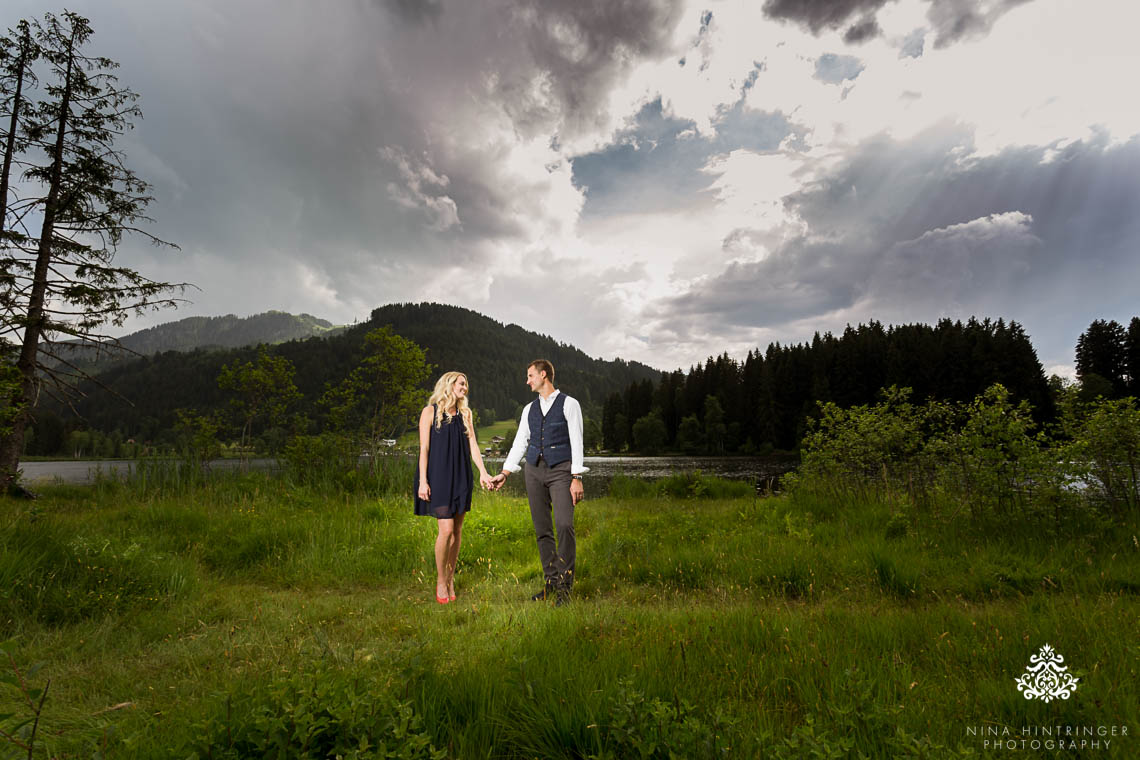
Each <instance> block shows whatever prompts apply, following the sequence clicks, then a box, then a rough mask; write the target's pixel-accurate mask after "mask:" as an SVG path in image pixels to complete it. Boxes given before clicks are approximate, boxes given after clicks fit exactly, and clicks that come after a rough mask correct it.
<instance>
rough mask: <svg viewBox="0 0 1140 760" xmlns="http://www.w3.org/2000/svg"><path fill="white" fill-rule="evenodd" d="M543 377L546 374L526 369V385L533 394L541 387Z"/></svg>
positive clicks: (533, 369) (534, 369)
mask: <svg viewBox="0 0 1140 760" xmlns="http://www.w3.org/2000/svg"><path fill="white" fill-rule="evenodd" d="M545 377H546V373H545V372H539V371H538V369H537V368H535V367H527V368H526V384H527V386H528V387H529V388H530V389H531V390H532V391H534V392H535V393H538V389H539V388H541V387H542V381H543V379H544V378H545Z"/></svg>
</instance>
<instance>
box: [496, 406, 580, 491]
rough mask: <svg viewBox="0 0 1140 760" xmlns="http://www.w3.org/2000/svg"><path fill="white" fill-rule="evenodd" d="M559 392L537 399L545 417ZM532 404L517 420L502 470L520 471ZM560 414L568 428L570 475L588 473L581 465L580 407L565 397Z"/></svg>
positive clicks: (524, 408) (528, 436) (528, 441)
mask: <svg viewBox="0 0 1140 760" xmlns="http://www.w3.org/2000/svg"><path fill="white" fill-rule="evenodd" d="M559 393H560V391H558V390H555V391H553V392H552V393H551V394H550V395H549V396H547V397H546V398H543V397H542V396H539V397H538V407H539V409H541V410H542V414H543V415H544V416H545V415H546V413H547V412H549V411H550V407H551V406H553V404H554V399H556V398H558V394H559ZM533 405H534V402H533V401H532V402H530V403H529V404H527V405H526V406H525V407H523V410H522V419H521V420H519V432H517V433H515V442H514V443H513V444H511V453H509V454H507V458H506V460H505V461H504V462H503V469H504V470H506V471H507V472H518V471H519V470H521V469H522V467H521V466H520V465H519V462H521V461H522V458H523V456H524V455H525V454H526V447H527V444H528V443H530V408H531V406H533ZM562 414H564V415H565V416H566V424H567V426H568V427H569V428H570V474H571V475H581V474H582V473H584V472H589V471H590V468H589V467H586V466H585V465H583V464H582V458H583V456H584V450H585V447H584V446H583V445H582V407H581V406H580V405H579V404H578V401H577V400H576V399H575V398H574V397H573V396H567V397H566V403H565V404H563V405H562Z"/></svg>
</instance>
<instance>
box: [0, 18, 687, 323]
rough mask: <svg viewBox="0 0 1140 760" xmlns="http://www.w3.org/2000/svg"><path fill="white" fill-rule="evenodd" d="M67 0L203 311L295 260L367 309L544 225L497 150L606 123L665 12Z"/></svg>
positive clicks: (262, 293) (543, 185)
mask: <svg viewBox="0 0 1140 760" xmlns="http://www.w3.org/2000/svg"><path fill="white" fill-rule="evenodd" d="M16 1H17V3H18V4H22V5H25V6H28V8H29V9H30V12H28V13H25V14H23V15H41V14H42V11H41V10H39V9H38V7H37V6H38V3H34V2H30V1H29V0H16ZM73 5H74V9H75V10H76V11H77V12H80V13H83V14H85V15H87V16H89V17H90V18H91V20H92V24H93V26H94V27H95V30H96V35H95V37H94V40H95V47H97V49H98V52H100V53H105V54H109V55H111V56H112V57H113V58H116V59H117V60H119V61H120V62H121V63H122V64H123V67H122V69H121V70H120V71H119V74H120V77H121V79H122V81H123V82H124V84H126V85H128V86H130V87H132V88H133V89H135V90H137V91H138V92H139V93H140V94H141V95H142V101H141V104H142V107H143V110H144V112H145V114H146V119H145V121H143V122H141V123H140V124H139V125H138V129H137V130H136V131H135V132H133V133H132V134H131V135H130V136H129V138H128V140H129V142H128V143H126V144H125V147H128V149H129V154H128V155H129V157H130V158H131V159H132V160H142V161H143V162H144V165H141V166H140V170H142V169H145V170H146V171H145V173H144V174H145V176H146V178H148V179H150V180H151V181H152V182H154V184H155V196H156V199H157V201H156V203H155V204H154V206H153V207H152V209H151V210H152V212H153V215H154V216H155V217H156V219H157V221H158V224H157V225H156V226H155V228H154V230H153V231H154V232H155V233H156V234H159V235H160V236H162V237H164V238H167V239H170V240H172V241H174V242H176V243H179V244H180V245H181V246H182V247H183V250H184V252H185V253H184V255H183V256H182V259H183V260H193V261H196V262H201V263H202V266H200V267H199V269H198V271H197V272H195V274H194V276H193V279H194V281H195V282H196V283H197V284H199V285H200V286H201V287H202V288H203V293H202V294H200V296H197V297H196V300H198V302H199V303H200V304H204V305H205V307H206V308H207V309H214V310H216V311H217V312H219V313H220V312H222V311H233V310H235V309H240V308H241V307H240V306H238V305H237V303H238V301H240V300H242V299H262V300H263V301H264V303H258V304H257V306H258V307H262V308H268V307H274V308H282V307H286V306H287V304H289V303H290V302H292V299H294V298H295V297H296V296H297V292H298V291H299V290H303V289H305V288H309V287H311V285H306V284H304V283H301V282H297V283H296V284H295V285H294V286H293V288H292V292H280V291H275V292H270V291H269V289H268V286H267V285H266V287H265V288H264V289H262V288H249V287H244V288H243V287H242V285H241V283H240V282H239V281H238V280H237V278H235V276H234V274H233V268H235V267H238V266H239V262H240V266H241V267H244V268H246V269H248V270H254V271H256V270H257V269H258V268H262V269H265V270H270V269H272V270H274V271H275V272H281V273H290V272H294V271H301V270H308V271H309V272H311V273H313V277H315V278H316V279H317V280H319V281H320V282H321V283H322V287H324V288H327V289H328V290H329V291H330V292H331V293H332V295H331V296H328V297H329V298H335V299H350V298H355V299H357V300H359V301H367V302H371V303H372V304H375V303H378V302H381V301H383V300H391V299H392V298H406V297H409V296H411V295H416V296H418V295H419V292H418V291H416V290H414V288H418V287H422V286H421V285H420V284H419V283H420V282H423V281H425V278H424V277H420V276H417V272H418V271H430V270H431V269H432V268H433V267H436V268H437V267H439V266H441V265H445V264H446V265H459V266H464V265H465V266H468V267H479V266H482V265H485V264H486V263H487V262H489V261H490V256H491V255H492V254H491V253H490V249H491V247H492V246H494V245H498V244H501V243H504V242H508V243H509V242H511V241H515V240H523V241H525V239H526V235H527V234H529V233H528V232H527V227H526V225H528V224H532V223H534V220H539V221H538V223H542V220H544V219H553V221H551V222H550V223H551V224H554V223H555V222H556V221H557V220H556V219H554V217H551V214H552V213H556V212H552V211H551V210H550V209H549V208H548V205H547V188H548V184H549V183H548V180H547V178H546V176H545V174H544V172H542V171H541V166H539V167H538V169H537V170H536V169H532V168H531V167H529V166H526V165H523V166H522V171H519V170H518V169H519V165H520V162H519V161H517V159H515V160H512V151H513V150H515V149H516V148H517V146H518V142H519V139H520V137H521V138H532V137H533V138H535V139H538V140H542V141H543V142H546V141H548V140H549V137H550V136H552V135H557V136H560V137H562V138H564V139H570V138H573V137H575V136H579V135H583V134H588V133H590V132H591V130H593V129H595V128H596V127H597V126H598V125H600V124H605V123H607V119H608V116H607V114H606V113H605V109H606V107H607V97H608V93H609V92H610V91H611V89H612V87H613V86H614V85H615V84H616V83H617V82H619V81H620V80H621V78H622V77H623V76H625V74H626V73H627V72H628V71H629V70H630V68H631V67H632V66H634V65H636V64H637V63H638V62H640V61H641V60H643V59H644V58H647V57H648V58H652V57H654V56H661V55H666V54H672V52H673V51H672V50H671V49H670V44H671V42H670V40H671V35H672V30H673V27H674V26H675V25H676V23H677V21H678V20H679V18H680V2H679V0H625V1H623V2H611V1H610V0H589V1H587V2H575V3H561V4H550V3H545V2H538V0H493V1H492V2H487V3H471V2H466V1H465V0H434V1H433V2H427V3H424V2H412V1H411V0H385V1H378V0H353V1H348V0H346V2H341V3H336V4H315V3H308V2H301V1H300V0H292V1H290V2H270V1H269V0H249V1H248V2H243V3H229V2H223V0H203V1H202V2H197V3H192V4H191V3H179V4H167V3H149V2H144V1H143V0H115V1H114V2H106V1H105V0H104V1H100V2H96V0H77V2H76V3H74V4H73ZM16 10H17V11H19V10H21V8H17V9H16ZM172 30H177V32H176V33H174V32H172ZM508 30H509V31H508ZM93 49H94V48H93ZM132 246H134V244H133V243H128V245H127V246H126V247H125V248H126V249H128V250H127V255H129V256H134V257H135V263H136V264H137V265H139V266H140V267H141V268H144V269H147V267H150V266H154V267H159V268H160V270H159V271H167V270H166V269H164V268H165V267H167V264H168V260H169V257H168V256H165V254H162V255H159V254H155V253H154V252H152V251H150V250H149V249H146V248H145V247H144V246H141V245H138V246H134V247H133V248H132ZM147 271H153V270H150V269H147ZM283 276H284V279H285V281H288V277H289V276H288V275H283ZM179 279H185V274H183V275H181V276H179ZM270 279H272V278H266V279H265V280H264V281H263V284H265V283H268V282H269V280H270ZM426 279H427V280H430V278H426ZM284 287H288V286H284ZM235 288H236V289H239V290H237V291H236V292H235ZM211 299H215V300H211ZM251 308H256V307H251ZM306 308H308V309H309V310H316V309H318V308H319V307H318V306H317V305H312V304H309V305H307V306H306ZM322 313H327V312H322Z"/></svg>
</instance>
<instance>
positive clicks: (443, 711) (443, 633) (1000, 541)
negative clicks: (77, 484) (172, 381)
mask: <svg viewBox="0 0 1140 760" xmlns="http://www.w3.org/2000/svg"><path fill="white" fill-rule="evenodd" d="M678 482H680V483H688V484H691V483H694V482H701V481H698V480H696V479H695V478H690V479H687V480H678ZM150 483H152V484H153V483H154V481H153V480H151V481H150ZM712 487H713V488H717V487H722V486H721V485H720V484H716V483H715V482H714V483H713V485H712ZM723 487H724V488H726V489H736V488H737V487H736V486H723ZM632 488H637V487H636V486H634V487H631V489H632ZM658 488H659V486H653V490H652V491H651V492H649V491H646V492H645V493H642V494H638V495H626V496H622V497H616V496H613V495H611V496H610V497H607V498H603V499H589V500H587V501H585V502H583V503H581V504H579V505H578V507H577V510H576V525H577V533H578V546H579V551H578V571H579V572H578V579H577V582H576V584H575V598H574V601H573V602H572V603H571V604H570V605H568V606H564V607H559V608H555V607H553V606H549V605H545V604H541V603H532V602H529V601H526V600H527V598H528V597H529V596H530V594H531V593H532V592H533V591H535V590H537V588H538V587H539V585H540V584H541V582H542V577H541V570H540V568H539V566H538V560H537V551H536V549H535V545H534V535H533V529H532V527H531V524H530V516H529V509H528V507H527V504H526V501H525V499H522V498H517V497H510V496H504V495H503V494H500V493H482V492H481V493H479V494H477V495H476V498H475V503H474V509H473V510H472V512H471V513H470V515H469V516H468V517H467V519H466V521H465V528H464V533H463V537H464V543H463V548H462V550H461V553H460V563H459V566H458V569H457V587H458V592H459V599H458V600H457V602H456V603H454V604H449V605H446V606H440V605H438V604H436V603H435V602H434V601H433V598H432V594H433V592H434V588H433V586H434V583H433V581H434V577H433V574H434V562H433V558H432V544H433V542H434V538H435V523H434V522H433V521H431V520H429V519H425V518H416V517H415V516H413V515H412V514H411V511H412V510H411V499H410V489H409V492H406V493H404V494H400V495H398V496H382V497H377V496H372V495H368V494H367V493H365V492H354V491H346V490H341V491H331V492H329V493H322V492H321V490H320V487H319V486H315V485H312V484H308V485H297V484H296V483H293V482H291V481H289V480H288V478H287V477H274V476H269V475H266V474H264V473H244V474H243V473H232V474H228V475H224V476H223V475H217V474H215V475H214V476H212V477H210V478H209V479H207V480H206V481H205V482H204V483H203V484H202V485H200V486H198V487H196V488H194V489H191V490H188V491H186V492H180V491H179V490H177V489H175V488H170V489H169V490H166V491H163V490H161V489H157V488H152V486H148V487H147V488H146V489H143V488H140V487H138V486H136V485H132V484H131V483H129V482H128V483H125V484H119V485H115V484H112V483H110V482H107V483H102V484H100V485H99V486H96V487H92V488H90V489H85V490H84V489H76V488H65V487H59V488H47V489H45V490H44V493H43V496H42V498H41V499H40V500H39V501H37V502H32V503H26V502H15V501H7V502H5V503H4V509H3V512H2V514H3V518H0V581H3V583H4V585H3V586H0V639H4V638H11V637H15V643H14V645H13V646H14V649H13V652H14V655H15V657H16V658H17V659H18V661H19V662H21V663H34V662H37V661H43V662H44V663H45V665H44V668H43V669H42V670H41V671H40V672H39V674H37V676H36V677H35V678H36V680H37V683H38V684H39V685H42V684H43V683H44V682H45V681H46V680H47V679H49V678H50V679H51V684H52V685H51V692H50V696H49V698H48V700H47V702H46V704H45V710H44V714H43V716H42V725H43V726H44V727H45V728H44V731H43V733H42V734H41V736H42V737H43V738H42V741H43V746H44V751H45V752H47V753H49V756H66V755H70V756H78V755H82V756H88V755H90V754H92V752H93V751H94V750H99V751H101V752H103V753H104V755H105V756H111V757H114V756H118V757H122V758H136V757H137V758H150V757H155V758H158V757H173V756H178V757H185V756H189V755H191V754H192V753H197V755H198V756H199V757H210V756H212V757H262V756H267V755H268V756H288V757H318V756H321V757H324V756H328V753H329V752H334V753H336V752H339V753H340V754H342V755H343V756H346V757H347V756H352V753H353V752H356V753H357V754H358V756H360V757H378V756H384V755H382V754H380V750H379V749H378V748H379V747H381V746H383V747H384V748H385V751H386V752H390V753H397V754H394V755H393V756H397V757H399V756H407V757H429V756H433V755H434V756H443V757H459V758H469V757H470V758H476V757H477V758H485V757H489V756H490V757H506V758H515V757H517V758H531V757H544V758H545V757H552V758H586V757H598V758H625V757H661V758H666V757H669V756H670V752H672V756H674V757H694V758H701V757H710V758H711V757H785V758H793V757H848V756H859V755H860V754H862V755H863V756H866V757H957V756H962V757H965V756H970V754H971V753H973V754H974V755H984V754H986V752H985V750H984V748H983V747H982V746H981V744H980V743H979V741H980V740H979V739H977V738H976V737H971V736H969V735H968V734H967V732H966V729H967V727H969V726H978V725H982V724H987V725H1010V726H1014V727H1015V728H1019V727H1020V726H1022V725H1056V724H1074V725H1078V724H1079V725H1086V724H1092V725H1101V724H1109V725H1112V724H1118V725H1124V724H1127V725H1130V726H1133V727H1136V726H1140V707H1138V705H1140V698H1138V697H1140V687H1138V686H1137V684H1138V683H1140V680H1138V679H1137V675H1140V674H1138V673H1137V669H1138V667H1140V663H1138V661H1137V659H1136V657H1135V652H1134V651H1133V648H1134V646H1133V643H1134V634H1135V626H1136V622H1137V620H1138V619H1140V615H1138V612H1140V605H1138V604H1137V598H1136V594H1137V590H1138V587H1137V584H1136V583H1135V579H1136V578H1138V577H1140V545H1138V544H1137V542H1136V539H1135V536H1136V535H1137V534H1140V526H1138V525H1137V524H1135V523H1123V524H1121V523H1119V522H1115V521H1102V522H1098V523H1096V524H1095V525H1093V526H1091V528H1092V529H1091V530H1090V531H1085V532H1076V531H1068V532H1043V531H1040V530H1036V531H1034V530H1031V529H1029V528H1028V527H1026V528H1024V529H1019V528H1016V527H1015V528H1011V529H1010V530H1005V531H1001V532H993V533H984V532H979V531H978V530H976V529H975V528H974V527H973V526H970V525H962V524H960V523H958V522H955V521H946V520H939V519H937V518H935V517H932V516H929V515H922V514H916V513H907V514H905V515H902V516H901V517H900V513H899V512H898V511H897V505H896V504H895V503H894V502H892V501H891V500H890V499H885V498H870V499H868V500H866V501H864V502H861V503H855V504H848V505H847V506H846V507H845V508H843V509H835V508H834V507H833V506H832V505H831V504H829V503H828V502H827V501H826V499H825V498H824V497H822V496H821V495H820V494H819V492H818V491H810V490H800V491H797V492H794V494H793V495H792V496H790V497H773V498H757V497H756V496H755V494H754V493H753V492H752V491H751V490H750V489H749V491H748V492H747V493H745V492H743V491H739V493H738V495H735V496H733V497H731V498H691V491H690V490H689V486H688V485H686V487H685V490H684V494H685V495H684V496H680V495H678V496H672V495H667V494H668V490H667V489H665V490H658ZM706 492H707V491H706ZM729 493H737V492H735V491H729ZM108 592H110V593H108ZM1044 643H1050V644H1051V645H1053V646H1054V647H1055V648H1056V649H1057V650H1058V651H1059V652H1061V653H1063V654H1064V655H1065V657H1066V659H1067V662H1068V663H1070V664H1071V665H1072V667H1073V669H1074V673H1075V674H1076V675H1078V676H1079V677H1080V678H1081V686H1080V687H1079V689H1078V691H1077V692H1076V693H1075V695H1074V697H1073V698H1072V699H1070V700H1067V701H1055V702H1054V703H1052V704H1048V705H1047V704H1044V703H1041V702H1036V701H1028V700H1025V699H1024V698H1023V697H1022V696H1021V695H1020V694H1019V693H1018V692H1017V690H1016V688H1015V687H1014V685H1013V680H1014V679H1015V678H1016V677H1018V676H1019V675H1021V673H1022V672H1024V669H1025V668H1026V666H1027V665H1028V664H1029V657H1030V656H1031V655H1032V654H1035V653H1036V651H1037V649H1038V648H1039V647H1040V646H1041V645H1042V644H1044ZM122 705H130V706H128V707H121V706H122ZM108 708H117V709H108ZM22 710H25V708H24V707H21V703H20V702H19V700H18V699H16V698H15V695H14V694H12V693H8V694H4V695H2V696H0V715H4V714H9V713H14V714H16V715H20V714H23V713H22V712H21V711H22ZM13 720H14V719H13ZM0 728H3V725H0ZM1135 730H1137V729H1136V728H1133V731H1135ZM104 744H105V747H104ZM1136 749H1137V746H1136V745H1135V744H1128V743H1126V742H1125V741H1120V742H1119V743H1117V744H1115V745H1113V746H1112V747H1110V748H1109V749H1108V750H1107V751H1105V752H1103V753H1101V754H1102V755H1103V756H1105V757H1129V756H1132V755H1133V754H1135V752H1134V751H1135V750H1136ZM400 752H403V753H404V754H403V755H400V754H398V753H400ZM370 753H371V754H370ZM0 754H2V753H0Z"/></svg>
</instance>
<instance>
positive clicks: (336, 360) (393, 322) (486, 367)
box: [28, 303, 660, 454]
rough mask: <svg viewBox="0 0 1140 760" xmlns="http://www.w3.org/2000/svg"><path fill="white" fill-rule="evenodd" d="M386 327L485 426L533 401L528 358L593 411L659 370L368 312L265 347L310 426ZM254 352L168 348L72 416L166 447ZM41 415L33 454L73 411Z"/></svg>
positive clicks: (119, 368)
mask: <svg viewBox="0 0 1140 760" xmlns="http://www.w3.org/2000/svg"><path fill="white" fill-rule="evenodd" d="M385 325H388V326H391V327H392V329H393V330H394V331H395V332H396V333H397V334H399V335H402V336H404V337H406V338H408V339H410V340H412V341H414V342H415V343H417V344H419V345H420V346H421V347H423V348H424V349H425V350H426V353H427V358H428V361H429V362H430V363H431V364H433V365H434V367H435V369H434V370H433V375H432V380H431V382H434V379H435V377H438V375H439V374H441V373H442V372H444V371H447V370H451V369H457V370H460V371H462V372H464V373H466V374H467V376H468V379H469V381H470V384H471V403H472V406H474V407H475V408H476V409H477V410H478V411H480V417H481V418H482V419H484V420H486V419H488V418H496V419H501V418H504V417H508V416H512V415H514V414H515V413H516V411H517V410H518V407H519V405H520V404H525V403H526V402H527V401H529V400H530V399H531V398H533V394H532V393H531V392H530V391H529V390H528V388H527V387H526V384H525V377H526V365H527V364H528V363H529V362H530V361H532V360H533V359H537V358H546V359H549V360H550V361H552V362H553V363H554V366H555V369H556V374H557V378H556V379H557V385H558V387H560V388H562V389H564V390H565V391H566V392H568V393H570V394H572V395H574V396H575V397H577V398H578V399H579V400H580V401H581V402H582V404H583V406H584V407H585V408H586V409H587V410H588V411H589V410H591V409H594V410H597V412H598V413H599V414H600V409H601V403H602V400H603V399H604V398H605V397H606V396H607V395H608V394H610V393H612V392H614V391H615V390H618V389H621V388H624V387H626V386H627V385H629V384H630V383H632V382H638V381H641V380H647V379H650V378H656V377H658V376H659V375H660V373H659V371H658V370H655V369H653V368H651V367H648V366H646V365H644V364H639V363H637V362H625V361H621V360H615V361H602V360H600V359H593V358H591V357H589V356H587V355H586V354H585V353H583V352H582V351H580V350H578V349H577V348H574V347H573V346H570V345H566V344H560V343H558V342H557V341H555V340H554V339H552V338H550V337H547V336H544V335H539V334H537V333H534V332H530V331H528V330H525V329H523V328H522V327H519V326H518V325H513V324H512V325H503V324H502V323H500V322H496V321H495V320H493V319H490V318H489V317H485V316H483V315H481V314H479V313H477V312H474V311H471V310H469V309H463V308H459V307H455V306H446V305H441V304H428V303H422V304H393V305H389V306H383V307H381V308H378V309H376V310H375V311H373V312H372V315H371V317H370V319H369V320H368V321H367V322H364V323H361V324H357V325H353V326H351V327H348V328H346V329H344V330H343V331H342V332H339V333H336V334H333V335H329V336H328V337H319V338H308V339H305V340H290V341H286V342H284V343H280V344H277V345H273V346H269V347H268V348H267V350H268V351H269V352H270V353H271V354H273V355H275V356H280V357H283V358H285V359H288V360H289V361H290V362H292V364H293V366H294V367H295V369H296V377H295V382H296V385H297V388H298V390H300V392H301V394H302V395H303V401H302V402H301V411H302V412H303V413H304V414H306V415H307V416H308V417H309V418H310V419H311V420H312V424H313V427H314V429H319V428H320V425H321V419H322V411H321V409H320V408H319V407H318V405H317V403H316V402H317V399H318V398H319V397H320V396H321V394H322V393H323V392H324V390H325V388H326V386H327V385H328V384H330V383H332V384H335V383H338V382H340V381H341V380H342V379H344V378H345V377H346V376H347V375H348V374H349V372H351V370H352V368H353V367H355V366H357V364H358V363H359V362H360V360H361V358H362V356H363V340H364V335H365V334H366V333H367V332H368V331H370V330H372V329H374V328H377V327H382V326H385ZM257 351H258V349H257V348H256V347H252V346H249V347H243V348H236V349H225V350H204V349H196V350H193V351H189V352H176V351H165V352H162V353H158V354H155V355H153V356H147V357H144V358H141V359H136V360H133V361H129V362H120V363H117V364H115V365H113V366H111V367H110V368H108V369H107V370H106V371H104V372H102V373H101V374H100V375H99V376H98V379H99V381H100V382H101V383H103V384H104V385H106V386H107V388H109V389H111V390H113V391H114V393H111V392H108V390H105V389H102V388H99V387H97V386H95V385H91V386H89V387H88V388H87V397H86V398H84V399H83V400H82V401H81V402H80V403H79V404H78V405H77V411H78V412H79V413H80V415H81V417H82V418H83V420H84V423H83V424H85V425H86V426H87V427H89V428H90V429H93V430H98V431H102V432H103V433H106V434H108V435H110V434H111V433H113V432H114V431H118V433H119V436H118V437H119V438H123V439H126V438H136V439H139V440H148V441H161V440H166V439H169V438H170V432H171V431H172V429H173V428H174V426H175V424H176V422H177V415H176V410H178V409H190V410H195V411H197V412H199V413H202V414H209V413H211V412H222V411H224V410H225V409H226V407H227V405H228V402H229V395H228V394H227V392H225V391H223V390H221V389H220V388H219V387H218V375H219V373H220V372H221V369H222V367H223V366H225V365H227V364H234V363H236V362H243V363H244V362H248V361H252V360H253V359H255V357H256V356H257ZM115 394H118V395H119V396H121V397H122V398H119V397H117V396H116V395H115ZM124 399H126V400H129V401H130V402H131V403H128V402H127V401H126V400H124ZM37 416H38V420H37V424H36V433H35V435H34V436H33V440H32V442H31V443H30V445H29V447H28V451H29V453H31V454H51V453H55V452H57V451H59V450H60V447H61V446H62V445H63V444H62V439H63V438H64V437H65V436H66V434H67V432H68V431H69V429H71V428H74V427H76V425H77V423H76V422H73V421H72V419H71V415H70V412H66V411H65V410H61V409H59V408H55V409H52V408H50V407H48V408H45V409H42V410H41V411H40V413H39V414H38V415H37Z"/></svg>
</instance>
